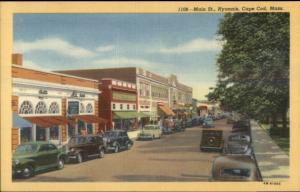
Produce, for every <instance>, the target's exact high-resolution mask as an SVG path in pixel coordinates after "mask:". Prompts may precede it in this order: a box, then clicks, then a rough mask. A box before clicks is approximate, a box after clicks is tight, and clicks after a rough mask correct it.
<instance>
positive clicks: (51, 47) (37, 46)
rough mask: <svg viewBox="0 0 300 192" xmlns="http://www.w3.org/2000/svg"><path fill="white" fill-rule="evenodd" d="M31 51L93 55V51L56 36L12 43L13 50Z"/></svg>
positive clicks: (78, 56) (79, 56) (77, 56)
mask: <svg viewBox="0 0 300 192" xmlns="http://www.w3.org/2000/svg"><path fill="white" fill-rule="evenodd" d="M31 51H54V52H56V53H59V54H62V55H66V56H70V57H75V58H82V57H91V56H94V55H95V53H94V52H92V51H90V50H87V49H85V48H82V47H79V46H76V45H74V44H72V43H70V42H68V41H65V40H63V39H60V38H56V37H50V38H44V39H38V40H36V41H32V42H25V41H16V42H15V43H14V52H19V53H26V52H31Z"/></svg>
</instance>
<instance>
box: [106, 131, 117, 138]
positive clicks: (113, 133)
mask: <svg viewBox="0 0 300 192" xmlns="http://www.w3.org/2000/svg"><path fill="white" fill-rule="evenodd" d="M117 135H118V133H117V132H113V131H108V132H105V133H104V136H105V137H116V136H117Z"/></svg>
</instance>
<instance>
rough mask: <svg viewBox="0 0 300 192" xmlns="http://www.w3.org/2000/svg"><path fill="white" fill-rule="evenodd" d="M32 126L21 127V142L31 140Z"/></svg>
mask: <svg viewBox="0 0 300 192" xmlns="http://www.w3.org/2000/svg"><path fill="white" fill-rule="evenodd" d="M31 135H32V128H31V127H22V128H21V143H26V142H29V141H31V140H32V139H31Z"/></svg>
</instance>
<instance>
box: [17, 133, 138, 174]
mask: <svg viewBox="0 0 300 192" xmlns="http://www.w3.org/2000/svg"><path fill="white" fill-rule="evenodd" d="M132 146H133V141H132V140H131V139H130V138H129V137H128V135H127V132H126V131H124V130H111V131H107V132H105V133H104V134H103V135H78V136H73V137H71V138H70V139H69V141H68V144H67V145H65V146H63V147H61V148H58V147H57V146H55V145H54V144H52V143H49V142H45V141H38V142H28V143H25V144H21V145H19V146H18V147H17V148H16V150H15V153H14V154H13V159H12V161H13V162H12V172H13V177H16V176H22V177H24V178H28V177H31V176H33V175H34V174H35V173H37V172H40V171H44V170H48V169H53V168H56V169H63V168H64V164H65V163H66V162H72V161H73V162H76V163H81V162H83V161H85V160H87V159H89V158H90V157H92V156H94V157H98V158H103V157H104V154H105V153H107V152H114V153H117V152H119V151H120V150H126V149H127V150H128V149H130V148H131V147H132Z"/></svg>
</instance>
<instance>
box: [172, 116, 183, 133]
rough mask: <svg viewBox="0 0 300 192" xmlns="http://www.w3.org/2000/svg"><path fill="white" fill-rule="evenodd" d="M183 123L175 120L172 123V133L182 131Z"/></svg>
mask: <svg viewBox="0 0 300 192" xmlns="http://www.w3.org/2000/svg"><path fill="white" fill-rule="evenodd" d="M183 125H184V124H183V121H182V120H178V119H177V120H175V121H174V132H180V131H184V130H185V127H184V126H183Z"/></svg>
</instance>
